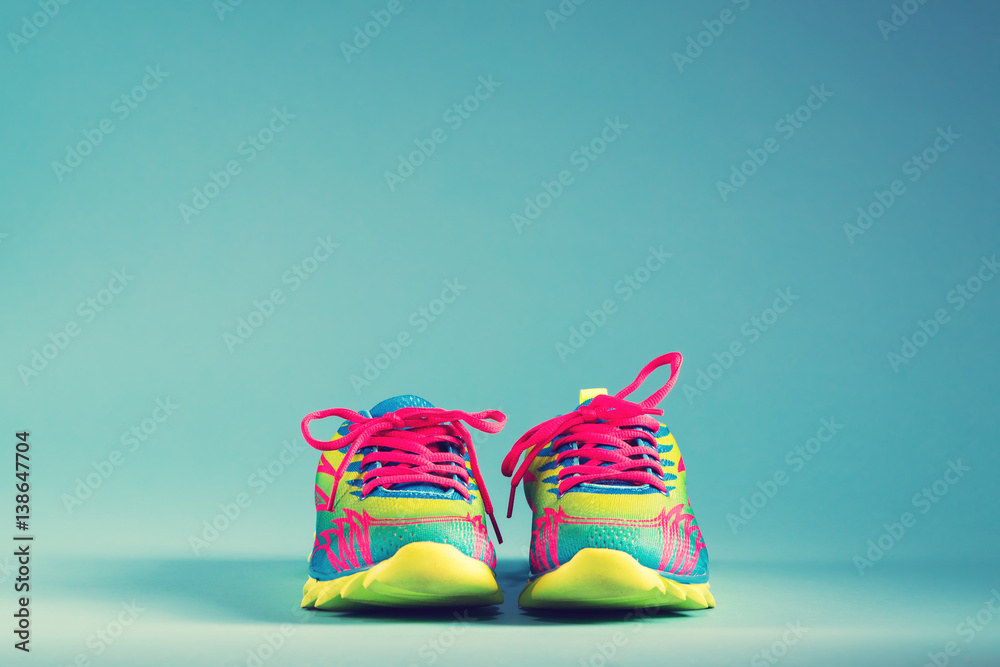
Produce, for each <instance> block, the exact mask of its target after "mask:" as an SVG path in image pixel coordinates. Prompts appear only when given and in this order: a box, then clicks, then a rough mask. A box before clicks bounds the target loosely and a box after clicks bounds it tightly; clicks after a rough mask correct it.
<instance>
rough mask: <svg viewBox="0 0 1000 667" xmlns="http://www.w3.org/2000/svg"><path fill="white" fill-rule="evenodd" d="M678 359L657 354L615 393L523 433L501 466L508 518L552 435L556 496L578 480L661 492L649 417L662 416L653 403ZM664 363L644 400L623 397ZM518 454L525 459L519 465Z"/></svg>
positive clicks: (677, 365) (662, 392)
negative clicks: (666, 369)
mask: <svg viewBox="0 0 1000 667" xmlns="http://www.w3.org/2000/svg"><path fill="white" fill-rule="evenodd" d="M682 361H683V357H682V356H681V355H680V353H678V352H671V353H669V354H664V355H662V356H660V357H657V358H656V359H654V360H652V361H651V362H649V363H648V364H646V366H645V367H644V368H643V369H642V371H640V372H639V375H638V376H637V377H636V379H635V380H633V381H632V383H631V384H629V385H628V386H627V387H625V388H624V389H622V390H621V391H619V392H618V393H617V394H615V395H614V396H607V395H599V396H595V397H594V398H593V399H592V400H591V401H590V402H589V403H588V404H587V405H581V406H579V407H578V408H576V409H575V410H573V411H572V412H569V413H567V414H565V415H560V416H558V417H554V418H553V419H550V420H548V421H545V422H542V423H541V424H539V425H538V426H535V427H534V428H532V429H530V430H529V431H528V432H527V433H525V434H524V435H522V436H521V437H520V438H519V439H518V440H517V442H515V443H514V446H513V447H512V448H511V450H510V452H509V453H508V454H507V456H506V457H505V458H504V460H503V465H502V466H501V470H502V472H503V474H504V475H505V476H506V477H510V478H511V480H510V499H509V501H508V503H507V518H510V517H511V515H512V513H513V511H514V494H515V492H516V490H517V485H518V484H520V483H521V480H522V479H523V478H524V476H525V474H526V473H527V472H528V468H529V467H530V466H531V463H532V462H533V461H534V460H535V457H536V456H538V453H539V452H540V451H542V449H543V448H544V447H545V446H546V445H547V444H548V443H550V442H553V441H554V440H556V439H560V443H559V445H558V447H557V451H556V461H557V463H558V464H559V465H560V469H559V473H558V480H559V488H558V490H559V494H560V495H562V494H564V493H566V492H567V491H568V490H570V489H571V488H573V487H574V486H577V485H579V484H584V483H589V482H602V481H615V482H627V483H631V484H649V485H651V486H653V487H655V488H657V489H659V490H660V491H664V492H665V491H666V485H665V484H664V483H663V466H662V464H661V463H660V455H659V452H658V451H657V448H656V432H657V431H658V430H659V427H660V425H659V422H658V421H657V420H656V419H653V418H652V416H651V415H662V414H663V410H660V409H658V408H656V405H658V404H659V403H660V401H662V400H663V398H664V397H665V396H666V395H667V393H668V392H669V391H670V389H671V388H672V387H673V386H674V383H675V382H676V381H677V374H678V373H679V372H680V368H681V362H682ZM667 364H669V365H670V378H669V379H668V380H667V382H666V384H664V385H663V386H662V387H660V388H659V389H658V390H656V391H655V392H654V393H653V394H652V395H651V396H649V397H648V398H646V399H644V400H643V401H640V402H638V403H636V402H633V401H629V400H626V397H627V396H629V395H630V394H632V393H633V392H634V391H635V390H636V389H638V388H639V387H640V386H642V384H643V382H644V381H645V380H646V378H647V377H649V375H650V373H652V372H653V371H655V370H656V369H657V368H659V367H661V366H664V365H667ZM554 448H556V446H555V445H554ZM522 455H523V456H524V460H523V461H522V462H521V464H520V466H518V460H519V459H520V458H521V456H522ZM566 463H569V465H566Z"/></svg>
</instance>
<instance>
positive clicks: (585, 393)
mask: <svg viewBox="0 0 1000 667" xmlns="http://www.w3.org/2000/svg"><path fill="white" fill-rule="evenodd" d="M607 395H608V390H607V389H605V388H604V387H595V388H593V389H581V390H580V405H586V404H588V403H590V402H591V401H592V400H594V398H596V397H598V396H607ZM597 446H598V447H599V448H601V449H614V448H613V447H611V446H610V445H597ZM601 465H602V466H605V467H606V466H607V465H609V464H607V463H604V464H601ZM590 484H597V485H599V486H617V487H631V486H634V485H633V484H630V483H629V482H619V481H615V480H604V479H597V480H594V481H592V482H590Z"/></svg>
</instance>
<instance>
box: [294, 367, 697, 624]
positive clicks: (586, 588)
mask: <svg viewBox="0 0 1000 667" xmlns="http://www.w3.org/2000/svg"><path fill="white" fill-rule="evenodd" d="M664 365H669V366H670V379H669V380H668V381H667V383H666V384H665V385H663V386H662V387H660V388H659V389H658V390H657V391H656V392H655V393H653V394H652V395H651V396H649V397H648V398H646V399H645V400H643V401H641V402H633V401H630V400H627V399H626V397H628V396H629V395H630V394H632V393H633V392H634V391H635V390H636V389H638V388H639V386H640V385H641V384H642V383H643V381H644V380H645V379H646V377H647V376H648V375H649V374H650V373H652V372H653V371H654V370H655V369H657V368H659V367H660V366H664ZM680 366H681V355H680V354H678V353H676V352H674V353H670V354H665V355H663V356H661V357H658V358H656V359H654V360H653V361H651V362H650V363H649V364H647V365H646V366H645V367H644V368H643V369H642V371H641V372H640V373H639V375H638V377H637V378H636V379H635V381H633V382H632V384H630V385H629V386H627V387H625V388H624V389H622V390H621V391H619V392H618V393H617V394H615V395H614V396H609V395H608V393H607V391H606V390H604V389H585V390H583V391H581V392H580V402H579V406H578V407H577V408H576V409H575V410H573V411H572V412H569V413H567V414H564V415H561V416H559V417H555V418H553V419H550V420H549V421H546V422H544V423H542V424H539V425H538V426H536V427H534V428H532V429H531V430H529V431H528V432H527V433H525V434H524V435H522V436H521V437H520V439H518V441H517V442H516V443H515V444H514V446H513V448H512V449H511V451H510V453H509V454H507V456H506V458H505V459H504V461H503V465H502V472H503V474H504V475H506V476H508V477H510V478H511V493H510V503H509V505H508V508H507V516H508V518H509V517H510V516H511V512H512V510H513V504H514V494H515V491H516V489H517V486H518V484H519V483H521V482H523V483H524V490H525V495H526V497H527V500H528V505H529V507H530V508H531V510H532V512H533V519H532V529H531V548H530V552H529V565H530V568H529V576H528V583H527V585H526V586H525V588H524V590H522V591H521V595H520V597H519V598H518V603H519V604H520V605H521V606H522V607H526V608H543V609H544V608H551V609H567V608H638V607H643V608H645V607H664V608H670V609H705V608H708V607H714V606H715V600H714V598H713V597H712V594H711V592H709V584H708V552H707V550H706V549H705V545H704V542H703V541H702V536H701V531H700V529H699V528H698V524H697V522H696V521H695V518H694V515H693V514H692V511H691V505H690V503H689V501H688V497H687V491H686V488H685V477H686V474H685V469H684V460H683V459H682V458H681V455H680V452H679V451H678V447H677V443H676V441H675V440H674V437H673V435H671V433H670V431H669V430H668V429H667V427H666V426H664V425H663V424H661V423H659V421H658V420H657V419H655V418H654V417H653V416H654V415H661V414H663V411H662V410H659V409H657V408H656V406H657V405H658V404H659V403H660V401H662V400H663V398H664V397H665V396H666V394H667V392H668V391H670V388H671V387H672V386H673V384H674V382H675V381H676V379H677V373H678V371H679V369H680ZM326 417H339V418H342V419H343V420H344V422H343V424H341V425H340V428H339V429H338V430H337V433H336V435H335V436H334V438H333V439H332V440H329V441H323V440H317V439H316V438H314V437H313V436H312V434H311V433H310V430H309V424H310V422H312V421H314V420H316V419H323V418H326ZM505 421H506V416H505V415H504V414H503V413H502V412H500V411H498V410H486V411H484V412H477V413H468V412H462V411H459V410H445V409H442V408H436V407H434V406H432V405H431V404H430V403H428V402H427V401H425V400H424V399H422V398H419V397H417V396H397V397H395V398H390V399H387V400H385V401H382V402H381V403H379V404H378V405H376V406H375V407H373V408H372V409H371V410H369V411H361V412H354V411H352V410H346V409H340V408H335V409H332V410H322V411H319V412H314V413H311V414H309V415H307V416H306V417H305V419H303V420H302V434H303V436H304V437H305V439H306V440H307V441H308V442H309V444H310V445H312V446H313V447H315V448H316V449H319V450H321V451H322V455H321V456H320V460H319V468H318V470H317V472H316V489H315V492H316V512H317V517H316V536H315V540H314V545H313V550H312V554H311V555H310V558H309V580H308V581H307V582H306V584H305V586H304V588H303V598H302V606H303V607H305V608H313V609H330V610H341V609H351V608H356V607H359V606H362V607H363V606H367V605H374V606H383V607H385V606H389V607H434V606H447V607H454V606H477V605H492V604H499V603H500V602H502V601H503V593H502V592H501V590H500V588H499V586H498V585H497V580H496V574H495V571H494V569H495V567H496V552H495V550H494V548H493V542H492V541H491V539H490V536H489V533H488V529H487V525H486V520H485V519H486V517H487V516H488V517H489V519H490V522H491V524H492V528H493V532H494V535H495V536H496V538H497V541H498V542H502V538H501V537H500V530H499V528H498V526H497V522H496V519H495V518H494V517H493V506H492V503H491V502H490V497H489V494H488V493H487V491H486V485H485V484H484V483H483V476H482V473H481V471H480V468H479V463H478V461H477V460H476V451H475V448H474V446H473V443H472V437H471V436H470V434H469V431H468V429H467V428H466V425H467V426H469V427H472V428H475V429H477V430H479V431H482V432H485V433H497V432H499V431H500V430H501V429H502V428H503V426H504V423H505ZM522 457H523V460H522Z"/></svg>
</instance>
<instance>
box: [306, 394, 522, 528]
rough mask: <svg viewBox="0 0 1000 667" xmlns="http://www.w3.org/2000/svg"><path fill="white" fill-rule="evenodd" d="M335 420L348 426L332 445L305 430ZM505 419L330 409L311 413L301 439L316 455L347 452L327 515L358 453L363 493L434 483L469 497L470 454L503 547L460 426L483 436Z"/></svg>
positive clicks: (478, 476) (473, 462) (490, 413)
mask: <svg viewBox="0 0 1000 667" xmlns="http://www.w3.org/2000/svg"><path fill="white" fill-rule="evenodd" d="M327 417H340V418H342V419H345V420H347V421H348V422H349V423H350V426H348V431H347V434H346V435H344V436H342V437H340V438H337V439H336V440H332V441H324V440H317V439H316V438H314V437H313V436H312V434H311V433H310V432H309V424H310V423H311V422H313V421H314V420H317V419H325V418H327ZM506 421H507V416H506V415H504V413H502V412H500V411H499V410H484V411H483V412H475V413H468V412H463V411H461V410H444V409H442V408H423V407H415V408H400V409H399V410H394V411H392V412H387V413H385V414H383V415H381V416H379V417H365V416H363V415H361V414H359V413H357V412H354V411H353V410H347V409H345V408H332V409H329V410H320V411H318V412H311V413H309V414H308V415H306V416H305V418H303V420H302V436H303V437H304V438H305V439H306V442H308V443H309V444H310V445H312V446H313V447H314V448H316V449H318V450H320V451H333V450H340V449H344V448H346V451H345V452H344V457H343V459H342V460H341V461H340V465H339V466H338V467H337V470H336V473H335V474H334V481H333V488H332V489H331V490H330V500H329V502H328V503H327V508H326V509H327V511H328V512H329V511H333V505H334V502H335V500H336V497H337V487H338V485H339V484H340V480H341V479H342V478H343V477H344V474H345V473H346V472H347V466H348V465H350V463H351V461H352V460H353V459H354V456H355V454H357V452H358V451H359V450H361V449H363V448H364V449H366V450H367V451H365V452H364V456H363V457H362V459H361V470H362V471H363V473H362V486H361V493H362V495H367V494H368V493H370V492H371V491H372V490H374V489H375V488H376V487H383V488H388V487H391V486H393V485H395V484H412V483H418V484H419V483H423V484H434V485H436V486H440V487H444V488H447V489H454V490H455V491H456V492H457V493H459V494H460V495H461V496H462V497H463V498H465V499H466V500H468V499H469V472H468V469H467V468H466V467H465V458H464V454H465V453H466V452H468V454H469V464H470V467H471V468H472V478H473V479H474V480H475V481H476V485H477V486H478V487H479V492H480V494H481V496H482V499H483V507H484V508H485V510H486V514H487V515H489V517H490V522H491V523H492V524H493V532H494V533H495V534H496V536H497V541H498V542H499V543H500V544H503V538H502V537H501V536H500V529H499V527H498V526H497V521H496V519H495V518H494V516H493V504H492V503H491V502H490V495H489V493H488V492H487V490H486V484H485V482H484V481H483V476H482V473H481V472H480V470H479V462H478V460H477V458H476V450H475V447H474V446H473V444H472V436H471V435H470V434H469V431H468V430H467V429H466V428H465V427H464V426H463V425H462V423H461V422H465V423H466V424H468V425H469V426H471V427H473V428H475V429H476V430H479V431H482V432H484V433H498V432H499V431H500V430H502V429H503V427H504V424H505V423H506Z"/></svg>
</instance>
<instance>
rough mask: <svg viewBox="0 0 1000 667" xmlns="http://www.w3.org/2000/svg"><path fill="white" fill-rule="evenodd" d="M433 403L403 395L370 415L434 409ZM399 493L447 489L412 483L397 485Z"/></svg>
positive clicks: (452, 449)
mask: <svg viewBox="0 0 1000 667" xmlns="http://www.w3.org/2000/svg"><path fill="white" fill-rule="evenodd" d="M433 407H434V406H433V405H431V403H430V402H429V401H427V400H425V399H423V398H420V397H419V396H415V395H413V394H403V395H402V396H393V397H392V398H387V399H385V400H384V401H382V402H381V403H379V404H378V405H376V406H375V407H373V408H372V409H371V410H370V411H369V413H368V414H370V415H371V416H372V417H381V416H382V415H384V414H386V413H387V412H393V411H395V410H399V409H400V408H433ZM441 449H442V450H443V451H454V448H452V447H448V446H443V447H442V448H441ZM394 488H395V489H396V490H397V491H423V492H428V491H429V492H431V493H444V492H445V488H444V487H441V486H438V485H437V484H426V483H423V482H411V483H408V484H396V485H395V487H394Z"/></svg>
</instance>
